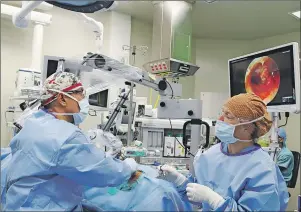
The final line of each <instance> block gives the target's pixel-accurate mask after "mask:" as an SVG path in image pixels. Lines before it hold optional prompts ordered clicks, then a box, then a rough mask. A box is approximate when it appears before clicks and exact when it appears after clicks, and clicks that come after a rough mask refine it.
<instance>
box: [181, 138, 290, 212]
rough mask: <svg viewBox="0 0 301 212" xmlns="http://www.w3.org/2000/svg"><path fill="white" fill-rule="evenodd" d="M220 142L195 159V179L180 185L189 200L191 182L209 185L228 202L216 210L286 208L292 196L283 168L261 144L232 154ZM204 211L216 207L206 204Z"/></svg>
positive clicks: (279, 209) (276, 209)
mask: <svg viewBox="0 0 301 212" xmlns="http://www.w3.org/2000/svg"><path fill="white" fill-rule="evenodd" d="M223 147H224V144H223V143H219V144H216V145H214V146H213V147H211V148H210V149H208V150H207V151H206V152H204V153H203V154H198V155H197V157H196V159H195V161H194V169H195V178H192V177H190V178H189V180H188V181H187V182H186V183H185V184H183V185H182V186H180V187H179V188H178V191H180V192H181V194H182V198H184V199H187V197H186V195H185V188H186V185H187V183H188V182H195V183H199V184H201V185H205V186H208V187H209V188H211V189H212V190H213V191H215V192H216V193H218V194H219V195H221V196H222V197H223V198H224V199H225V202H224V203H223V204H222V205H220V207H218V208H216V209H215V211H285V209H286V207H287V204H288V200H289V196H288V191H287V187H286V184H285V181H284V179H283V176H282V175H281V172H280V170H279V168H278V167H277V166H276V164H275V163H274V161H273V160H272V159H271V157H270V156H269V155H268V154H267V153H266V152H264V151H263V150H262V149H261V148H260V146H259V145H254V146H252V147H250V148H247V149H246V150H244V151H242V152H241V153H239V154H235V155H230V154H228V153H227V147H226V148H223ZM202 207H203V210H204V211H210V210H213V209H212V208H211V207H210V206H209V205H208V204H207V203H202Z"/></svg>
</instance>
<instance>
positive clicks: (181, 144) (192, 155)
mask: <svg viewBox="0 0 301 212" xmlns="http://www.w3.org/2000/svg"><path fill="white" fill-rule="evenodd" d="M168 120H169V124H170V130H171V133H172V124H171V120H170V119H168ZM172 136H173V137H174V138H175V139H176V140H177V142H178V143H179V144H180V146H181V147H182V148H184V149H185V148H186V147H185V146H184V145H183V144H181V142H180V141H179V140H178V138H177V137H176V136H175V135H172ZM187 152H188V154H190V155H192V156H193V157H195V156H194V154H192V153H191V152H190V151H189V150H187Z"/></svg>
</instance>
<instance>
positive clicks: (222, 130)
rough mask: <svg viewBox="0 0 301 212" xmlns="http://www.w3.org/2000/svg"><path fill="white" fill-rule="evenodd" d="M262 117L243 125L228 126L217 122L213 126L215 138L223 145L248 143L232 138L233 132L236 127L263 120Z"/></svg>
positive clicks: (222, 122)
mask: <svg viewBox="0 0 301 212" xmlns="http://www.w3.org/2000/svg"><path fill="white" fill-rule="evenodd" d="M263 117H264V116H262V117H260V118H258V119H255V120H253V121H248V122H244V123H239V124H236V125H232V124H228V123H226V122H224V121H220V120H217V121H216V125H215V136H216V137H217V138H218V139H219V140H220V141H221V142H223V143H226V144H233V143H235V142H237V141H243V142H249V141H252V140H240V139H237V138H235V137H234V131H235V127H236V126H240V125H245V124H251V123H253V122H256V121H259V120H261V119H262V118H263Z"/></svg>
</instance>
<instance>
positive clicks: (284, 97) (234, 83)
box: [228, 43, 300, 113]
mask: <svg viewBox="0 0 301 212" xmlns="http://www.w3.org/2000/svg"><path fill="white" fill-rule="evenodd" d="M228 65H229V75H230V95H231V96H235V95H238V94H240V93H254V94H256V95H257V96H259V97H260V98H261V99H262V100H263V101H264V102H265V103H266V104H267V108H268V111H269V112H293V113H298V112H299V111H300V67H299V48H298V43H290V44H286V45H281V46H277V47H274V48H270V49H266V50H263V51H259V52H255V53H252V54H248V55H244V56H241V57H238V58H234V59H230V60H229V61H228Z"/></svg>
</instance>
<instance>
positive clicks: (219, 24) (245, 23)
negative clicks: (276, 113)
mask: <svg viewBox="0 0 301 212" xmlns="http://www.w3.org/2000/svg"><path fill="white" fill-rule="evenodd" d="M2 2H9V4H12V5H13V4H15V5H20V1H2ZM115 10H116V11H119V12H123V13H126V14H130V15H132V16H133V17H134V18H137V19H140V20H144V21H146V22H149V23H152V19H153V6H152V2H151V1H138V0H134V1H126V0H122V1H118V6H117V7H116V8H115ZM296 10H300V1H297V0H293V1H288V0H278V1H270V0H269V1H268V0H255V1H250V0H240V1H239V0H232V1H230V0H227V1H226V0H217V1H216V2H214V3H211V4H208V3H206V2H204V1H201V0H196V3H195V4H194V5H193V14H192V17H193V18H192V19H193V34H194V36H195V37H199V38H211V39H230V40H251V39H257V38H261V37H269V36H274V35H280V34H286V33H290V32H298V31H300V19H296V18H294V17H293V16H291V15H289V14H288V13H290V12H294V11H296Z"/></svg>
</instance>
